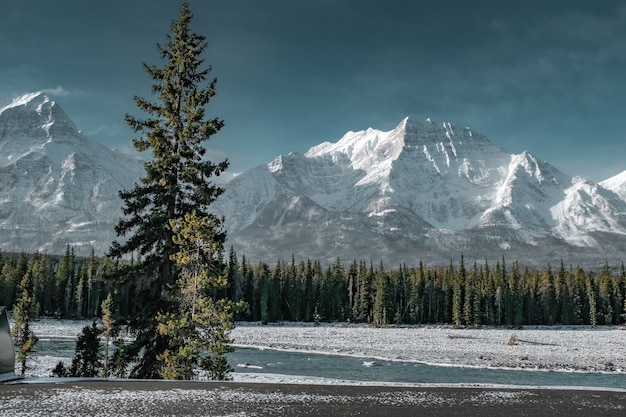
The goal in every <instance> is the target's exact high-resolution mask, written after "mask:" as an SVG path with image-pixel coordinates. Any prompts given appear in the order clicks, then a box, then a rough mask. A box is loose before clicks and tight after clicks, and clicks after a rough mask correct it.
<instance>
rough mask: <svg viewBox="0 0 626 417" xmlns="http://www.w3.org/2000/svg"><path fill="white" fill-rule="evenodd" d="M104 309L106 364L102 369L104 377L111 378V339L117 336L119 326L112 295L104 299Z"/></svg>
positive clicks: (102, 306)
mask: <svg viewBox="0 0 626 417" xmlns="http://www.w3.org/2000/svg"><path fill="white" fill-rule="evenodd" d="M101 309H102V327H101V329H100V330H101V334H102V337H104V355H103V356H104V364H103V369H102V376H103V377H105V378H106V377H108V376H109V371H110V370H109V345H110V343H111V339H112V338H114V337H115V336H117V334H118V331H119V329H118V326H117V325H116V323H115V307H114V305H113V297H112V295H111V293H109V295H108V296H107V298H105V299H104V301H103V302H102V305H101Z"/></svg>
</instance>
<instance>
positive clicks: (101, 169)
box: [0, 93, 626, 264]
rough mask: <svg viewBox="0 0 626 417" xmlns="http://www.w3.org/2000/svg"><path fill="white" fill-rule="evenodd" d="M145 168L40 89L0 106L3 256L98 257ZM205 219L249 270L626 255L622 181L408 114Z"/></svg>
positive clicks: (261, 184) (271, 167)
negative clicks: (79, 125)
mask: <svg viewBox="0 0 626 417" xmlns="http://www.w3.org/2000/svg"><path fill="white" fill-rule="evenodd" d="M143 173H144V171H143V165H142V163H141V161H138V160H137V159H133V158H131V157H129V156H126V155H122V154H119V153H116V152H113V151H111V150H109V149H107V148H105V147H103V146H100V145H98V144H96V143H95V142H93V141H92V140H90V139H89V138H87V137H85V136H84V135H82V134H81V133H80V132H78V131H77V130H76V127H75V126H74V124H73V123H72V121H71V120H70V119H69V118H68V117H67V116H66V115H65V113H64V112H63V110H62V109H61V108H60V107H59V106H58V104H56V103H55V102H53V101H51V100H50V99H49V98H48V97H46V96H45V95H43V94H39V93H35V94H30V95H26V96H23V97H20V98H18V99H16V100H14V101H13V103H11V104H9V105H7V106H5V107H3V108H1V109H0V248H1V249H2V250H27V251H31V252H32V251H36V250H39V251H45V252H48V253H63V252H64V250H65V247H66V245H68V244H69V245H72V246H75V247H76V251H77V253H79V254H87V253H88V252H89V251H90V250H91V248H94V250H95V252H96V253H98V254H103V253H105V252H106V250H107V248H108V247H109V244H110V242H111V241H112V240H113V239H114V238H115V232H114V227H115V224H116V223H117V220H118V219H119V217H120V216H121V214H122V212H121V207H122V201H121V200H120V199H119V197H118V192H119V190H121V189H129V188H131V187H132V186H133V184H134V183H135V182H138V181H139V178H140V177H141V176H143ZM225 188H226V192H225V193H224V194H223V195H222V196H221V197H220V199H219V200H218V201H217V202H216V203H215V205H214V206H212V210H214V211H216V212H217V214H220V215H224V216H225V218H226V228H227V231H228V242H227V246H228V245H233V246H234V247H235V249H236V250H237V252H238V253H240V254H245V255H246V257H247V258H248V259H250V260H253V261H258V260H263V261H267V262H274V261H276V260H278V259H289V258H290V257H291V256H292V255H295V256H296V257H297V258H311V259H320V260H324V261H334V260H335V259H336V258H338V257H339V258H341V259H344V260H351V259H359V260H373V261H378V260H379V259H382V260H384V261H385V262H387V263H391V264H393V263H402V262H406V263H408V264H416V263H418V262H419V261H420V260H424V261H428V262H439V263H445V262H448V261H449V260H451V259H453V260H455V259H458V258H459V257H460V255H461V253H463V254H464V255H465V257H466V259H469V260H472V259H474V260H480V261H484V260H485V259H488V260H493V259H499V258H501V257H502V256H504V257H506V258H507V259H512V260H515V259H518V260H520V261H524V262H525V263H540V264H542V263H545V262H546V261H548V262H558V261H560V259H563V260H564V261H566V262H567V263H574V264H577V263H581V264H582V263H596V264H598V263H604V262H605V261H606V260H607V259H608V260H610V261H612V260H619V259H621V253H623V251H624V250H625V249H626V217H625V214H626V201H625V198H626V191H624V190H626V174H620V175H618V176H616V177H613V178H610V179H608V180H605V181H603V182H601V183H600V184H596V183H593V182H591V181H588V180H585V179H583V178H579V177H570V176H569V175H566V174H564V173H563V172H560V171H559V170H558V169H556V168H555V167H553V166H551V165H550V164H549V163H547V162H544V161H539V160H537V159H536V158H535V157H534V156H533V155H531V154H529V153H528V152H523V153H521V154H518V155H515V154H510V153H508V152H507V151H505V150H504V149H502V148H500V147H499V146H497V145H495V144H494V143H492V142H491V141H490V140H489V139H487V138H486V137H485V136H483V135H481V134H479V133H477V132H473V131H471V130H470V129H469V128H457V127H455V126H453V125H452V124H450V123H434V122H432V121H430V120H426V121H424V122H420V121H416V120H413V119H411V118H406V119H404V120H402V121H401V122H400V124H398V126H397V127H396V128H395V129H393V130H391V131H388V132H382V131H379V130H375V129H368V130H365V131H360V132H348V133H346V134H345V135H344V137H343V138H341V139H340V140H339V141H337V142H335V143H329V142H326V143H322V144H320V145H318V146H315V147H313V148H311V149H310V150H309V151H308V152H306V153H305V154H297V153H291V154H288V155H282V156H279V157H278V158H276V159H275V160H274V161H272V162H270V163H269V164H267V165H263V166H259V167H256V168H253V169H251V170H248V171H246V172H244V173H242V174H241V175H239V176H238V177H236V178H235V179H234V180H233V181H231V182H230V183H228V184H227V185H226V186H225Z"/></svg>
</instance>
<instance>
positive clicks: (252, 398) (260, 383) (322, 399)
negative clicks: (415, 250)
mask: <svg viewBox="0 0 626 417" xmlns="http://www.w3.org/2000/svg"><path fill="white" fill-rule="evenodd" d="M86 324H89V323H85V322H82V323H81V322H74V323H70V324H69V325H68V322H63V321H54V320H42V321H40V322H37V323H36V324H35V326H34V328H33V330H34V331H35V333H36V334H38V335H40V337H42V336H43V337H45V335H46V334H48V335H55V336H56V337H59V336H61V337H63V336H66V337H70V336H76V335H77V334H78V333H79V332H80V329H81V328H82V326H83V325H86ZM232 336H233V338H234V341H235V344H236V345H237V346H239V347H258V348H265V349H268V348H269V349H276V350H286V351H295V352H309V353H324V354H332V355H345V356H355V357H362V358H364V360H371V359H375V360H377V361H383V360H384V361H403V362H421V363H427V364H437V365H444V366H454V367H477V368H507V369H510V368H512V369H525V370H532V371H544V370H553V371H560V372H574V373H575V372H598V371H599V372H605V373H610V374H614V375H617V376H618V378H621V377H622V376H623V378H626V330H623V329H622V328H619V327H597V328H591V327H564V326H552V327H528V328H524V329H521V330H518V329H515V330H512V329H507V328H482V329H454V328H452V327H448V326H415V327H402V328H393V327H392V328H373V327H369V326H364V325H346V324H322V325H319V326H315V325H312V324H310V325H309V324H302V323H299V324H293V323H282V324H274V325H268V326H263V325H260V324H258V323H238V324H237V327H236V328H235V330H234V331H233V333H232ZM365 358H367V359H365ZM232 365H236V364H232ZM41 375H44V374H41ZM233 376H234V378H235V381H234V382H229V383H212V382H165V381H128V380H109V381H102V380H101V381H96V380H91V381H77V380H70V379H66V380H47V379H45V378H40V379H39V380H37V381H35V382H37V383H30V384H15V385H0V416H2V417H4V416H16V417H39V416H68V415H76V416H109V415H114V416H142V417H144V416H146V415H150V416H155V417H158V416H174V415H176V416H240V417H243V416H278V415H281V416H325V417H329V416H352V415H355V416H356V415H359V416H382V415H393V416H457V415H459V416H464V417H470V416H518V415H519V416H522V415H532V416H539V417H541V416H624V415H626V390H624V389H614V390H612V389H582V388H574V387H561V388H552V389H546V388H545V387H528V386H519V387H511V386H497V385H477V384H463V385H462V384H441V385H419V384H397V383H395V384H394V383H376V382H369V383H363V382H355V381H349V380H332V379H327V378H306V377H301V376H285V375H272V374H265V373H260V374H254V373H240V372H235V373H234V374H233ZM31 382H33V381H31Z"/></svg>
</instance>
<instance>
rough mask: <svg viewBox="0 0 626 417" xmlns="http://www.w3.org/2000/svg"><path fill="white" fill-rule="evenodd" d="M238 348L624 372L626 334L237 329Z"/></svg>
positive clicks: (542, 329)
mask: <svg viewBox="0 0 626 417" xmlns="http://www.w3.org/2000/svg"><path fill="white" fill-rule="evenodd" d="M232 336H233V338H234V342H235V345H236V346H239V347H256V348H272V349H279V350H287V351H296V352H310V353H325V354H335V355H347V356H357V357H364V358H375V359H380V360H398V361H405V362H419V363H424V364H429V365H443V366H465V367H479V368H500V369H532V370H555V371H584V372H618V373H623V372H626V356H624V354H623V352H626V330H624V328H623V327H617V326H599V327H590V326H534V327H524V328H523V329H510V328H506V327H484V328H467V329H456V328H453V327H452V326H443V325H442V326H406V327H387V328H376V327H371V326H366V325H360V324H323V325H319V326H316V325H313V324H303V323H297V324H295V323H279V324H270V325H261V324H259V323H238V324H237V327H236V328H235V330H234V331H233V332H232Z"/></svg>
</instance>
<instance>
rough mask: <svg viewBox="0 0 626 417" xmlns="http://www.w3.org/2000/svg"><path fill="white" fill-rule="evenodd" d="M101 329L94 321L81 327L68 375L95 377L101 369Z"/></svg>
mask: <svg viewBox="0 0 626 417" xmlns="http://www.w3.org/2000/svg"><path fill="white" fill-rule="evenodd" d="M101 333H102V331H101V329H100V328H98V326H97V325H96V322H95V321H94V322H93V323H92V325H91V326H85V327H83V330H82V332H81V334H80V335H79V336H78V340H77V341H76V349H75V354H74V358H73V359H72V365H71V367H70V375H69V376H73V377H88V378H91V377H95V376H98V375H99V373H100V371H101V370H102V367H103V363H102V356H103V355H102V344H101V343H100V334H101Z"/></svg>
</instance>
